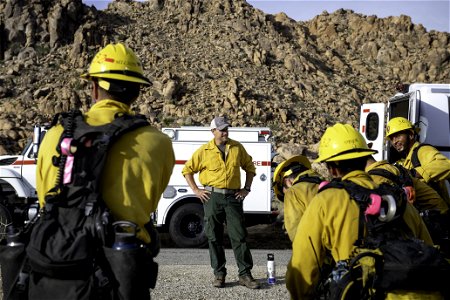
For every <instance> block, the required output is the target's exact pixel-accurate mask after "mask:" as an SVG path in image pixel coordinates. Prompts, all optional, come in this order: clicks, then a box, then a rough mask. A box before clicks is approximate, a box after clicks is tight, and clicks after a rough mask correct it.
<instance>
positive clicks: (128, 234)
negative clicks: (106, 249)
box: [112, 221, 139, 250]
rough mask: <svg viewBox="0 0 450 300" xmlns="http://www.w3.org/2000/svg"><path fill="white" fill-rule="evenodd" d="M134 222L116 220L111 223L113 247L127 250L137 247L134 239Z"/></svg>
mask: <svg viewBox="0 0 450 300" xmlns="http://www.w3.org/2000/svg"><path fill="white" fill-rule="evenodd" d="M136 227H137V226H136V224H134V223H133V222H128V221H117V222H114V223H113V229H114V244H113V245H112V248H113V249H116V250H128V249H136V248H139V245H138V243H137V239H136Z"/></svg>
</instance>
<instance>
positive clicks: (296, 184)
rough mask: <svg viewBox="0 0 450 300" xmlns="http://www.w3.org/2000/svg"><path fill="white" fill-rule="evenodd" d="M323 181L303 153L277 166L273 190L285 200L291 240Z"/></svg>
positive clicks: (286, 219) (287, 228) (285, 223)
mask: <svg viewBox="0 0 450 300" xmlns="http://www.w3.org/2000/svg"><path fill="white" fill-rule="evenodd" d="M322 181H323V180H322V178H321V177H320V176H319V175H318V174H317V173H316V172H315V171H314V170H312V169H311V163H310V162H309V160H308V158H307V157H306V156H303V155H296V156H293V157H291V158H289V159H287V160H285V161H283V162H282V163H280V164H279V165H278V166H277V167H276V169H275V172H274V175H273V190H274V192H275V195H276V196H277V198H278V199H279V200H280V201H282V202H284V226H285V228H286V231H287V233H288V236H289V239H290V240H291V242H292V241H293V240H294V237H295V233H296V232H297V227H298V224H299V223H300V219H301V218H302V216H303V213H304V212H305V209H306V207H307V206H308V205H309V202H310V201H311V199H312V198H313V197H314V196H315V195H316V194H317V190H318V187H319V184H320V183H321V182H322Z"/></svg>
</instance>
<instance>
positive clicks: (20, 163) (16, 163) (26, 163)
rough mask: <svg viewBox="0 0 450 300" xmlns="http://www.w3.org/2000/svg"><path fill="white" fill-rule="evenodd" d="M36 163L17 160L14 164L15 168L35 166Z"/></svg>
mask: <svg viewBox="0 0 450 300" xmlns="http://www.w3.org/2000/svg"><path fill="white" fill-rule="evenodd" d="M35 164H36V161H35V160H34V159H33V160H16V161H15V162H14V163H12V165H13V166H23V165H35Z"/></svg>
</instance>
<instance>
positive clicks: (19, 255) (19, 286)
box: [0, 244, 28, 300]
mask: <svg viewBox="0 0 450 300" xmlns="http://www.w3.org/2000/svg"><path fill="white" fill-rule="evenodd" d="M24 263H25V246H24V245H16V246H14V247H10V246H7V245H5V244H1V245H0V266H1V274H2V288H3V297H4V299H5V300H12V299H27V294H28V277H26V278H25V276H28V274H24V273H21V270H22V268H23V265H24Z"/></svg>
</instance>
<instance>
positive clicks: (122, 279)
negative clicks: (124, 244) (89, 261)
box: [103, 247, 158, 300]
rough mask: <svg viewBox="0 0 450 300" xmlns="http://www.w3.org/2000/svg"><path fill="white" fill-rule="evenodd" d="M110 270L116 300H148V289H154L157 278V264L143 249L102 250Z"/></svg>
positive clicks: (146, 250)
mask: <svg viewBox="0 0 450 300" xmlns="http://www.w3.org/2000/svg"><path fill="white" fill-rule="evenodd" d="M103 250H104V253H105V258H106V260H107V262H108V264H109V266H110V268H111V273H112V276H113V277H114V280H113V282H115V284H114V286H115V287H114V289H115V292H116V294H117V295H118V299H121V300H132V299H150V292H149V289H150V288H154V287H155V284H156V279H157V276H158V264H157V263H155V262H154V261H153V257H152V255H151V252H150V251H148V249H146V248H145V247H138V248H134V249H122V250H117V249H113V248H107V247H104V248H103Z"/></svg>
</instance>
